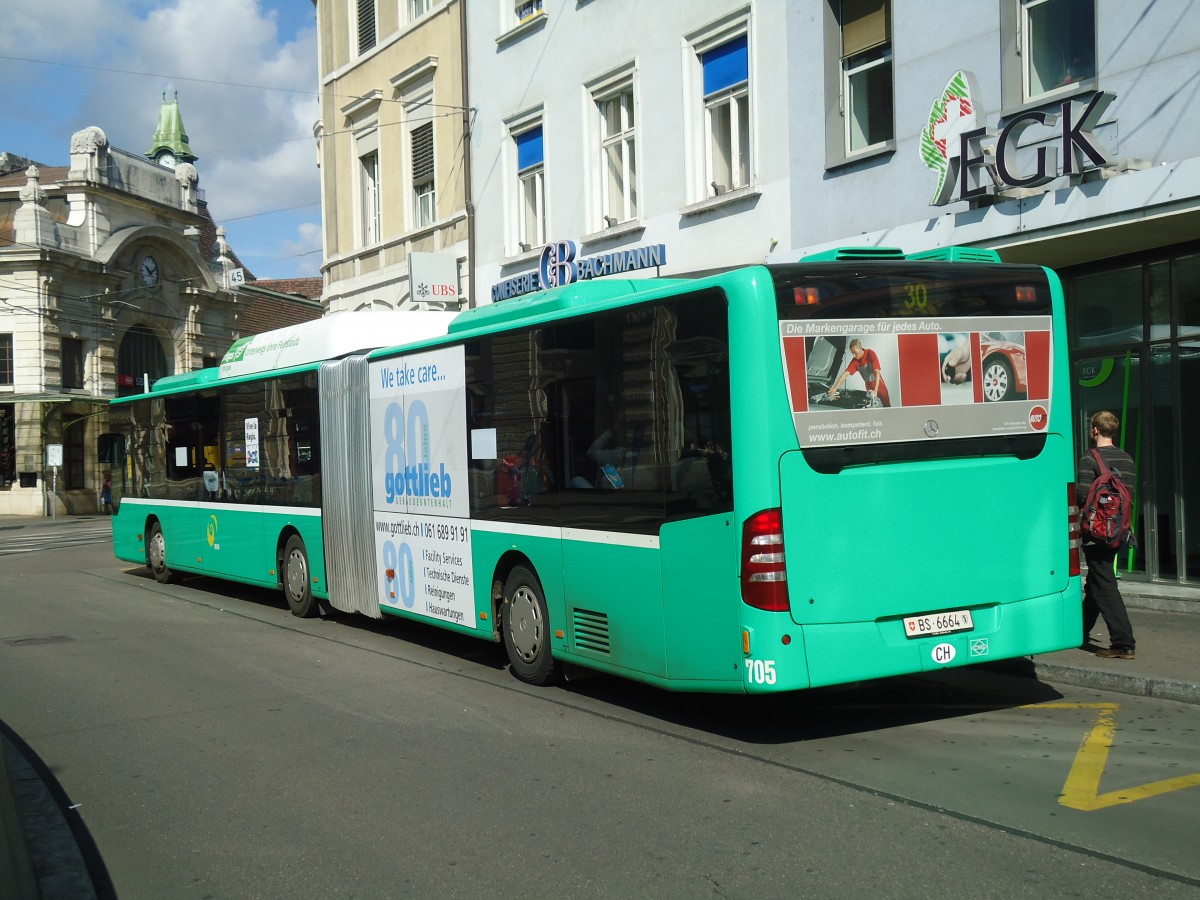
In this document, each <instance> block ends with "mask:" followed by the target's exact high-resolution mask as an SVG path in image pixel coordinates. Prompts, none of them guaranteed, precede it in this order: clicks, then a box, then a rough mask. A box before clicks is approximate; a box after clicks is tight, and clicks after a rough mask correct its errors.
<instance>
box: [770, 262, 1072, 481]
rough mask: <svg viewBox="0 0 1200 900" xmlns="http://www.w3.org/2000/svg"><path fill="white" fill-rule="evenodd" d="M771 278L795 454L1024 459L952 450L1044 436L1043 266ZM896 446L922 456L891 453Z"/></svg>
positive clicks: (1046, 316) (843, 266) (1046, 341)
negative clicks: (798, 450)
mask: <svg viewBox="0 0 1200 900" xmlns="http://www.w3.org/2000/svg"><path fill="white" fill-rule="evenodd" d="M771 275H772V277H773V279H774V285H775V299H776V306H777V308H778V311H779V339H780V347H781V350H782V356H783V363H784V375H785V378H786V383H787V389H788V399H789V402H790V404H791V412H792V418H793V423H794V425H795V428H796V436H797V438H798V439H799V442H800V446H801V448H802V449H804V450H805V451H806V453H807V452H810V451H818V450H820V451H827V450H829V449H830V448H839V449H849V448H857V450H858V451H860V452H858V453H857V456H862V458H863V460H864V461H871V460H875V461H879V460H882V459H884V458H888V459H891V458H896V459H898V458H900V457H903V456H905V454H906V453H907V454H908V455H909V456H911V457H912V458H922V459H924V458H930V457H931V456H934V455H938V453H939V451H935V450H934V449H933V445H934V444H939V445H941V444H945V445H947V447H946V448H945V449H946V452H947V453H952V455H959V454H961V453H964V452H967V453H975V452H984V453H988V452H1016V453H1017V455H1024V454H1027V453H1028V452H1030V447H1031V446H1032V445H1030V446H1025V443H1022V442H1017V444H1019V445H1020V446H1019V447H1017V450H1012V449H1011V448H1010V450H1009V451H1004V450H1001V447H1002V446H1005V447H1007V446H1009V445H1010V444H1012V442H1011V441H1008V442H1003V443H1001V442H997V443H989V444H986V446H985V447H980V446H977V445H976V444H974V443H970V444H965V443H962V442H963V441H975V440H977V439H985V440H987V441H991V440H993V439H995V438H1000V437H1007V438H1011V437H1014V436H1034V437H1038V436H1044V434H1045V431H1046V429H1047V428H1048V426H1049V420H1050V400H1051V396H1050V395H1051V387H1052V382H1053V378H1052V372H1053V358H1054V345H1055V341H1054V336H1053V321H1054V320H1053V315H1052V309H1053V305H1054V302H1055V296H1056V294H1055V291H1054V288H1053V287H1052V285H1051V281H1050V279H1049V278H1048V277H1047V275H1046V273H1045V271H1044V270H1042V269H1041V268H1038V267H1035V266H1005V265H995V264H992V265H979V264H969V263H944V262H941V263H934V262H928V261H925V262H895V261H890V262H886V263H885V262H875V263H869V262H868V263H863V262H858V263H812V264H806V265H802V266H778V267H772V268H771ZM906 442H912V443H914V444H918V445H920V449H917V448H915V447H914V448H910V451H902V450H901V448H900V447H899V446H898V445H900V444H903V443H906ZM1026 443H1027V442H1026ZM1035 443H1040V442H1035ZM883 446H888V447H889V449H886V450H883V449H878V450H870V449H867V448H872V447H875V448H881V447H883ZM1013 446H1014V447H1015V446H1016V445H1013ZM951 447H955V448H957V449H956V450H951V449H950V448H951ZM1018 451H1019V452H1018ZM818 455H819V454H818ZM857 456H856V458H857Z"/></svg>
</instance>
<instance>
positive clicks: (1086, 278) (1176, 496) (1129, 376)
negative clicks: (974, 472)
mask: <svg viewBox="0 0 1200 900" xmlns="http://www.w3.org/2000/svg"><path fill="white" fill-rule="evenodd" d="M1186 249H1187V250H1188V251H1190V252H1184V251H1183V250H1180V251H1179V252H1175V253H1171V254H1169V255H1167V258H1164V255H1165V254H1164V252H1163V251H1159V252H1158V253H1157V254H1155V255H1154V256H1146V257H1142V258H1130V259H1125V260H1122V261H1121V262H1120V264H1116V263H1114V262H1113V261H1109V262H1108V263H1107V264H1106V265H1105V266H1104V267H1099V266H1097V267H1088V269H1087V270H1073V271H1071V272H1064V273H1062V274H1063V281H1064V284H1065V286H1066V289H1067V308H1068V315H1069V319H1070V340H1071V357H1072V358H1071V371H1072V376H1073V389H1074V398H1073V401H1074V405H1073V408H1074V410H1075V422H1076V427H1075V439H1076V441H1077V442H1083V443H1080V444H1079V445H1078V446H1077V450H1078V455H1080V456H1082V455H1083V454H1084V453H1085V452H1086V451H1087V446H1086V440H1087V434H1088V428H1087V425H1088V421H1089V419H1090V418H1091V415H1092V414H1093V413H1094V412H1097V411H1098V410H1101V409H1107V410H1110V411H1111V412H1113V413H1115V414H1116V416H1117V417H1118V418H1119V419H1120V421H1121V430H1120V432H1119V433H1118V435H1117V437H1116V443H1117V444H1119V445H1120V446H1121V447H1123V448H1124V449H1125V450H1127V451H1128V452H1129V454H1130V455H1131V456H1133V458H1134V461H1135V462H1136V464H1137V471H1138V479H1137V482H1138V483H1137V485H1134V486H1131V487H1132V488H1133V492H1134V502H1135V514H1136V522H1135V531H1136V534H1137V538H1138V546H1137V548H1136V549H1134V550H1131V551H1129V552H1123V553H1121V554H1120V556H1119V558H1118V567H1119V571H1120V573H1121V574H1122V575H1125V576H1129V577H1133V578H1137V577H1139V576H1140V577H1144V578H1148V579H1150V580H1153V581H1161V582H1174V583H1190V584H1197V583H1200V471H1197V469H1196V466H1195V465H1194V464H1192V463H1191V462H1190V461H1189V460H1190V458H1191V457H1193V456H1194V455H1195V453H1196V448H1197V447H1198V446H1200V444H1198V442H1200V422H1198V421H1197V417H1198V414H1200V253H1197V252H1196V251H1197V248H1196V247H1195V246H1192V247H1190V248H1186Z"/></svg>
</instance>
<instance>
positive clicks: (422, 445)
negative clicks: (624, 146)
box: [369, 347, 475, 627]
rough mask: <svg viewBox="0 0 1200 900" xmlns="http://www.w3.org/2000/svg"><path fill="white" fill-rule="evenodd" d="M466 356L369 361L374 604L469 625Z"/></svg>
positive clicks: (455, 350) (456, 352)
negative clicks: (376, 587) (376, 596)
mask: <svg viewBox="0 0 1200 900" xmlns="http://www.w3.org/2000/svg"><path fill="white" fill-rule="evenodd" d="M463 353H464V351H463V348H462V347H451V348H447V349H444V350H432V351H428V352H425V353H417V354H412V355H409V356H399V357H394V358H391V359H383V360H375V361H372V362H371V364H370V376H369V377H370V384H371V496H372V507H373V510H374V525H375V561H376V568H377V583H378V585H379V596H380V602H381V603H382V604H383V605H384V606H391V607H394V608H396V609H399V610H405V611H407V612H411V613H414V614H416V615H421V616H428V617H430V618H434V619H439V620H441V621H445V622H451V623H454V624H457V625H466V626H468V627H470V626H472V625H473V624H474V609H475V600H474V592H473V590H472V585H471V541H470V522H469V519H468V516H469V515H470V506H469V503H468V498H467V431H466V422H467V416H466V394H465V391H464V383H465V371H466V367H465V362H464V355H463Z"/></svg>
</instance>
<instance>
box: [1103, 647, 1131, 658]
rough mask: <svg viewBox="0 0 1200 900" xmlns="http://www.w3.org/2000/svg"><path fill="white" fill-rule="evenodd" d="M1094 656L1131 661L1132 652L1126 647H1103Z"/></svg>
mask: <svg viewBox="0 0 1200 900" xmlns="http://www.w3.org/2000/svg"><path fill="white" fill-rule="evenodd" d="M1096 655H1097V656H1099V657H1101V658H1102V659H1133V651H1132V650H1131V649H1129V648H1128V647H1105V648H1104V649H1103V650H1097V651H1096Z"/></svg>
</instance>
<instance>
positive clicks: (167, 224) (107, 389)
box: [0, 97, 321, 515]
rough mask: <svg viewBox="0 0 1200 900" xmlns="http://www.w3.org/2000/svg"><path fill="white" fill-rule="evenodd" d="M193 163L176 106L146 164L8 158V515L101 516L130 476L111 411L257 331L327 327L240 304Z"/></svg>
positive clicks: (129, 156)
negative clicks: (109, 484) (115, 478)
mask: <svg viewBox="0 0 1200 900" xmlns="http://www.w3.org/2000/svg"><path fill="white" fill-rule="evenodd" d="M195 159H196V157H195V156H194V155H193V154H192V153H191V151H190V149H189V148H188V145H187V134H186V132H184V131H183V126H182V120H181V118H180V116H179V110H178V104H177V102H176V101H174V100H170V101H168V100H167V99H166V98H165V97H164V99H163V109H162V114H161V116H160V120H159V127H158V129H157V131H156V133H155V136H154V140H153V142H152V146H151V148H150V150H149V151H148V152H147V153H145V154H136V153H131V152H128V151H125V150H121V149H119V148H117V147H113V146H111V145H110V144H109V143H108V139H107V136H106V135H105V133H104V132H103V131H102V130H101V129H100V128H98V127H94V126H93V127H90V128H85V129H83V130H82V131H80V132H78V133H76V134H75V135H74V136H73V137H72V138H71V143H70V165H69V166H39V165H37V164H34V163H32V162H31V161H30V160H26V159H22V158H20V157H15V156H13V155H11V154H4V155H0V515H5V514H7V515H51V514H54V515H58V514H71V513H87V512H96V511H97V510H98V509H99V497H100V490H101V486H102V484H103V480H104V476H105V475H107V474H109V473H110V472H111V471H112V467H113V466H114V465H119V464H120V459H119V458H118V456H117V455H116V454H114V452H113V448H112V445H111V444H110V443H109V442H107V441H106V440H105V439H104V437H103V436H104V435H105V434H106V433H107V432H108V430H109V429H108V427H107V423H108V413H107V404H108V401H109V400H110V399H112V398H113V397H116V396H120V395H124V394H132V393H137V392H139V391H140V390H142V389H143V388H142V385H143V384H145V382H146V379H149V380H150V382H151V383H153V382H154V381H155V380H157V379H158V378H161V377H163V376H164V375H171V374H175V373H179V372H187V371H191V370H193V369H199V368H203V367H206V366H212V365H217V364H218V363H219V362H220V360H221V357H222V356H223V355H224V353H225V351H226V350H227V349H228V348H229V346H230V344H232V343H233V341H234V340H236V339H237V338H238V337H239V336H241V335H242V334H243V333H253V332H252V331H244V328H245V327H246V325H250V326H251V327H255V323H259V324H264V325H265V327H277V326H278V325H284V324H292V323H293V322H295V321H307V320H309V319H313V318H317V317H319V316H320V313H321V306H320V303H319V302H318V301H314V300H310V299H306V298H302V297H294V296H290V295H289V296H282V295H281V292H280V291H279V290H278V289H273V288H272V286H271V285H270V283H260V284H259V285H257V286H255V287H253V288H247V289H246V290H244V291H242V292H240V293H239V292H238V291H236V290H235V289H234V287H233V285H234V284H236V283H237V282H238V281H239V280H240V279H238V278H236V277H233V276H234V273H239V274H242V275H245V274H246V273H245V272H244V271H243V270H242V269H241V265H240V262H239V261H238V260H237V257H236V255H235V254H234V253H233V251H232V250H231V249H230V248H229V246H228V244H227V243H226V241H225V239H224V232H223V229H219V228H217V227H216V226H215V224H214V223H213V220H212V218H211V217H210V215H209V213H208V209H207V206H206V203H205V200H204V197H203V195H202V193H201V192H200V190H199V188H198V181H199V178H198V175H197V170H196V167H195V166H194V165H193V162H194V161H195ZM249 277H250V278H252V277H253V276H252V275H251V276H249ZM285 289H286V288H285ZM264 309H269V311H268V312H264Z"/></svg>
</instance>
